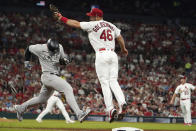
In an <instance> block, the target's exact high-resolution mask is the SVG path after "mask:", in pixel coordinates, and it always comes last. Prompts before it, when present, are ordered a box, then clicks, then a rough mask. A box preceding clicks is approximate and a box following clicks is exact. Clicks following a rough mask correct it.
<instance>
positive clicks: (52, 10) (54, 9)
mask: <svg viewBox="0 0 196 131" xmlns="http://www.w3.org/2000/svg"><path fill="white" fill-rule="evenodd" d="M49 8H50V11H51V12H52V14H53V18H54V19H55V20H58V18H57V16H56V15H54V13H55V12H58V13H60V12H59V9H58V8H57V7H56V6H55V5H53V4H50V5H49Z"/></svg>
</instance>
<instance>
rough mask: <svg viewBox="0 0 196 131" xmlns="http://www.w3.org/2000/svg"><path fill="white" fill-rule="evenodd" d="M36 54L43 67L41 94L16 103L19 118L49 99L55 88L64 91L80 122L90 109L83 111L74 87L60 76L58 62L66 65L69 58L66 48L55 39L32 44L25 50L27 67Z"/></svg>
mask: <svg viewBox="0 0 196 131" xmlns="http://www.w3.org/2000/svg"><path fill="white" fill-rule="evenodd" d="M32 54H34V55H36V56H38V58H39V62H40V64H41V68H42V75H41V82H42V83H43V86H42V88H41V91H40V94H39V96H37V97H34V98H32V99H30V100H28V101H26V102H24V103H23V104H21V105H14V108H15V110H16V112H17V118H18V120H19V121H22V119H23V117H22V115H23V113H24V112H25V110H26V109H27V108H28V107H29V106H32V105H35V104H39V103H44V102H46V101H47V100H48V98H49V97H50V96H51V94H52V93H53V92H54V90H57V91H58V92H60V93H63V94H64V95H65V97H66V101H67V103H68V104H69V105H70V107H71V108H72V110H73V111H74V112H75V114H76V115H77V118H78V120H79V121H80V122H82V121H83V120H84V118H85V117H86V116H87V115H88V114H89V113H90V109H88V110H86V111H82V110H80V109H79V107H78V104H77V103H76V100H75V97H74V94H73V89H72V87H71V85H70V84H69V83H67V81H66V80H64V79H62V78H61V77H59V70H58V68H57V64H58V63H60V64H61V65H66V64H68V63H69V60H67V59H66V58H65V54H64V49H63V47H62V45H60V44H59V43H58V42H57V41H56V40H55V39H49V40H48V41H47V43H46V44H36V45H30V46H29V47H27V49H26V51H25V60H26V61H25V67H27V68H29V67H30V62H29V61H30V58H31V55H32Z"/></svg>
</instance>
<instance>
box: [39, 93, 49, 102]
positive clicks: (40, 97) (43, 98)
mask: <svg viewBox="0 0 196 131" xmlns="http://www.w3.org/2000/svg"><path fill="white" fill-rule="evenodd" d="M38 97H39V100H40V103H44V102H46V101H47V100H48V98H49V97H48V96H44V95H39V96H38Z"/></svg>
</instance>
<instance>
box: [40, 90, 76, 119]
mask: <svg viewBox="0 0 196 131" xmlns="http://www.w3.org/2000/svg"><path fill="white" fill-rule="evenodd" d="M59 97H61V94H60V93H59V92H58V91H54V93H53V94H52V96H51V97H50V98H49V99H48V102H47V106H46V108H45V109H44V110H43V111H42V112H41V113H40V114H39V116H38V117H37V119H36V121H37V122H39V123H40V122H42V118H43V117H44V116H45V115H46V114H48V113H49V112H51V111H52V109H53V107H54V106H55V105H56V106H57V107H58V108H59V109H60V110H61V113H62V114H63V116H64V118H65V120H66V123H74V122H75V121H73V120H71V119H70V117H69V114H68V113H67V111H66V110H65V107H64V105H63V102H62V101H61V99H60V98H59Z"/></svg>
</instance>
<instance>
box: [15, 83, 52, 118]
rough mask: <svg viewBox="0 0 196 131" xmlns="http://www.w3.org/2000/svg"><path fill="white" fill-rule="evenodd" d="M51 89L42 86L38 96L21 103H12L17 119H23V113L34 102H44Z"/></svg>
mask: <svg viewBox="0 0 196 131" xmlns="http://www.w3.org/2000/svg"><path fill="white" fill-rule="evenodd" d="M52 92H53V90H52V89H50V88H49V89H47V88H46V87H45V86H43V87H42V89H41V91H40V94H39V96H37V97H33V98H31V99H30V100H28V101H26V102H24V103H23V104H22V105H14V109H15V111H16V113H17V119H18V120H19V121H22V120H23V117H22V115H23V113H24V112H25V110H26V109H27V108H28V107H29V106H33V105H36V104H40V103H44V102H46V101H47V100H48V98H49V97H50V95H51V94H52Z"/></svg>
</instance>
